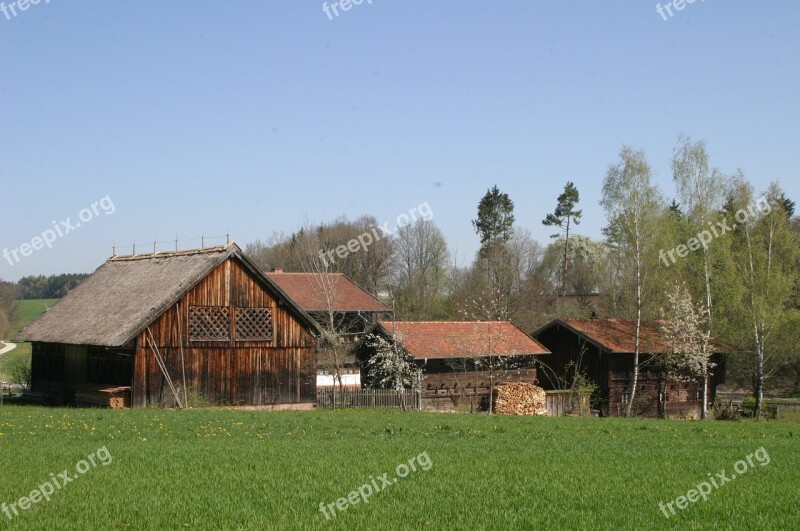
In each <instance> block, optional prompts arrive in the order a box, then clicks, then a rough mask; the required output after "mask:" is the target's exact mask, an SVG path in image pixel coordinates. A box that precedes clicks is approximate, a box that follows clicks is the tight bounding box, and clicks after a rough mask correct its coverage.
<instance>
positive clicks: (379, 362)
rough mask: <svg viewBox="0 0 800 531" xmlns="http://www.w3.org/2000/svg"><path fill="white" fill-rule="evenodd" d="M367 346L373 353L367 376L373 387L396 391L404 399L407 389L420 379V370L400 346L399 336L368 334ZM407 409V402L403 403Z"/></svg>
mask: <svg viewBox="0 0 800 531" xmlns="http://www.w3.org/2000/svg"><path fill="white" fill-rule="evenodd" d="M364 344H365V346H366V347H367V348H368V349H369V350H370V351H371V352H372V355H371V356H370V358H369V359H368V360H367V363H366V367H367V375H368V377H369V380H370V381H371V382H372V385H373V386H376V387H382V388H386V389H394V391H395V392H396V393H397V394H398V396H400V397H401V398H402V397H403V392H404V391H405V389H406V388H407V387H413V386H414V384H415V383H417V380H418V378H419V372H420V371H419V369H418V368H417V366H416V365H415V364H414V361H413V359H412V358H411V356H409V355H408V353H407V352H406V351H405V350H403V348H402V347H401V346H400V340H399V338H398V336H396V335H394V334H392V337H390V338H387V337H385V336H383V335H381V334H368V335H367V336H365V338H364ZM401 405H402V408H403V409H405V402H403V401H401Z"/></svg>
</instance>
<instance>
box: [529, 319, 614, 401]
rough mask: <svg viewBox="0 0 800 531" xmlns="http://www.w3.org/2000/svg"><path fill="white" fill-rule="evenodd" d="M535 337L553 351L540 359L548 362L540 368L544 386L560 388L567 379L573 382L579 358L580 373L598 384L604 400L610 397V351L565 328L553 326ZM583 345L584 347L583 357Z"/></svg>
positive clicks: (545, 387)
mask: <svg viewBox="0 0 800 531" xmlns="http://www.w3.org/2000/svg"><path fill="white" fill-rule="evenodd" d="M536 339H537V340H538V341H539V342H540V343H541V344H542V345H544V346H545V348H547V350H549V351H550V352H552V354H546V355H544V356H539V358H538V359H539V361H540V363H542V364H544V365H545V367H542V368H540V370H539V381H540V385H541V386H542V387H543V388H544V389H546V390H548V391H553V390H557V389H560V388H563V386H564V384H563V382H564V381H567V382H571V381H572V379H573V378H574V375H575V369H574V367H575V365H577V364H578V360H579V358H580V366H581V367H580V368H581V372H583V373H584V374H585V375H586V376H587V377H588V378H589V380H591V381H592V383H594V384H595V385H597V386H598V388H599V389H598V391H599V395H600V397H601V400H606V399H607V398H608V376H609V367H608V364H609V359H608V358H609V356H608V355H607V354H605V353H604V352H602V351H601V350H600V349H598V348H597V347H596V346H594V345H592V344H591V343H588V342H586V341H583V340H582V339H581V338H580V337H578V336H576V335H575V334H573V333H571V332H569V331H568V330H566V329H564V328H559V327H553V328H550V329H549V330H546V331H545V332H543V333H542V334H539V336H538V337H537V338H536ZM581 348H585V352H584V353H583V356H581ZM559 381H560V382H559Z"/></svg>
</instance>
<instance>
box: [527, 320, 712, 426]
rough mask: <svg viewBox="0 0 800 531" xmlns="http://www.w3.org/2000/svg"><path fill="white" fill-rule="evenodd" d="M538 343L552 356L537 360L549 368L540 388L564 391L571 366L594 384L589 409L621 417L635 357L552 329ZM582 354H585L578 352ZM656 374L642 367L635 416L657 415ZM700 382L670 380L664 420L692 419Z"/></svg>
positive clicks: (642, 359)
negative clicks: (593, 408)
mask: <svg viewBox="0 0 800 531" xmlns="http://www.w3.org/2000/svg"><path fill="white" fill-rule="evenodd" d="M536 339H538V340H539V342H541V343H542V344H543V345H544V346H545V347H547V349H548V350H550V351H551V352H552V354H549V355H545V356H540V357H539V360H540V361H541V362H542V363H543V364H545V365H546V366H547V368H542V369H540V371H539V372H540V380H541V386H542V387H544V388H545V389H546V390H554V389H558V388H559V387H563V386H564V385H565V382H566V383H569V382H571V381H572V378H573V377H574V374H575V372H574V371H575V367H576V366H577V365H580V370H581V372H582V373H584V374H585V375H586V376H587V377H588V378H589V379H590V380H591V381H592V383H594V384H595V385H597V386H598V391H597V394H596V396H595V397H594V400H593V407H597V408H598V409H600V410H601V411H602V412H603V414H605V415H609V416H612V417H615V416H624V415H625V413H626V411H627V404H628V401H629V399H630V395H631V384H632V383H633V354H609V353H607V352H604V351H603V350H600V349H599V348H598V347H596V346H594V345H593V344H591V343H589V342H586V341H584V340H583V339H582V338H581V337H579V336H577V335H576V334H574V333H572V332H571V331H570V330H568V329H566V328H561V327H553V328H550V329H548V330H545V331H544V332H542V333H541V334H539V335H538V336H537V337H536ZM582 350H583V353H582ZM647 359H648V354H646V353H642V354H641V355H640V364H641V363H643V362H645V361H646V360H647ZM716 361H717V363H718V364H719V367H718V369H717V370H716V371H715V374H714V375H713V376H712V377H711V378H710V384H709V402H711V401H713V399H714V397H715V389H716V386H717V385H718V384H719V383H721V381H723V378H724V364H723V363H722V362H721V359H720V358H719V357H716ZM659 383H660V380H659V375H658V373H657V372H655V371H649V370H646V367H645V369H640V373H639V378H638V382H637V386H638V388H637V390H636V396H635V398H634V401H635V403H634V408H633V411H634V412H635V414H636V415H637V416H644V417H657V416H659V410H658V387H659ZM701 384H702V381H700V380H698V381H694V382H669V383H668V384H667V401H666V403H665V411H666V414H667V416H668V417H682V418H696V417H699V416H700V410H701V408H702V385H701Z"/></svg>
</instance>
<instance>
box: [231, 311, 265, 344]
mask: <svg viewBox="0 0 800 531" xmlns="http://www.w3.org/2000/svg"><path fill="white" fill-rule="evenodd" d="M236 341H272V309H270V308H236Z"/></svg>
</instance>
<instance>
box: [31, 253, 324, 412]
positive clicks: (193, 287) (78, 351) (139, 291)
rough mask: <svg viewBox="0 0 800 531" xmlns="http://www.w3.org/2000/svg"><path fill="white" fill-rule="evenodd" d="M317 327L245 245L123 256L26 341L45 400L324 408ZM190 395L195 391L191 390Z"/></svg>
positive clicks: (36, 390) (37, 390) (37, 389)
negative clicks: (111, 394)
mask: <svg viewBox="0 0 800 531" xmlns="http://www.w3.org/2000/svg"><path fill="white" fill-rule="evenodd" d="M315 331H316V323H315V322H314V320H313V319H311V317H310V316H309V315H308V314H307V313H306V312H305V311H304V310H303V309H302V308H301V307H300V306H298V305H297V304H296V303H295V302H294V301H293V300H292V299H291V298H289V297H288V296H287V295H286V294H285V293H284V292H283V290H282V289H281V288H280V287H279V286H278V285H277V284H275V283H274V282H273V281H272V280H270V279H268V278H267V277H266V276H264V275H263V274H262V273H260V272H259V271H258V269H257V268H256V267H255V266H254V264H252V263H251V262H250V260H249V259H248V258H247V257H246V256H245V255H244V254H243V253H242V251H241V249H240V248H239V247H238V246H237V245H236V244H235V243H232V244H230V245H226V246H223V247H215V248H209V249H202V250H193V251H182V252H175V253H156V254H149V255H134V256H114V257H112V258H110V259H109V260H108V261H107V262H106V263H105V264H103V265H102V266H101V267H99V268H98V269H97V271H95V272H94V273H93V274H92V275H91V276H90V277H89V278H87V279H86V280H85V281H84V282H83V283H82V284H80V285H79V286H78V287H77V288H75V289H74V290H72V291H71V292H70V293H69V294H68V295H67V296H65V297H64V298H63V299H61V301H59V302H58V303H57V304H56V305H55V306H54V307H53V308H51V309H50V310H49V311H48V312H46V313H45V314H44V315H43V316H42V317H40V318H39V319H38V320H37V321H35V322H34V323H32V324H31V325H29V326H28V327H26V328H25V329H24V330H23V331H22V332H21V333H20V334H19V336H18V339H19V340H21V341H29V342H31V343H33V355H32V363H31V370H32V384H31V391H32V393H33V394H34V395H39V396H47V397H51V398H53V399H54V400H55V401H56V402H60V403H67V404H74V403H76V402H79V401H80V400H79V398H80V397H85V396H87V395H90V394H91V393H97V392H99V391H100V390H108V389H113V388H117V389H116V392H119V388H122V391H123V392H124V391H125V390H126V389H125V388H130V403H131V405H133V406H136V407H142V406H150V405H152V406H171V405H175V404H176V403H178V404H182V403H183V402H184V401H185V400H184V395H185V394H187V395H188V396H197V395H201V396H202V397H203V398H204V399H205V401H207V402H208V403H211V404H223V405H225V404H227V405H271V404H286V403H302V402H308V403H310V402H313V400H314V397H315V391H316V388H315V372H316V371H315V340H314V333H315ZM185 389H186V390H188V391H189V393H184V390H185Z"/></svg>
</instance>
